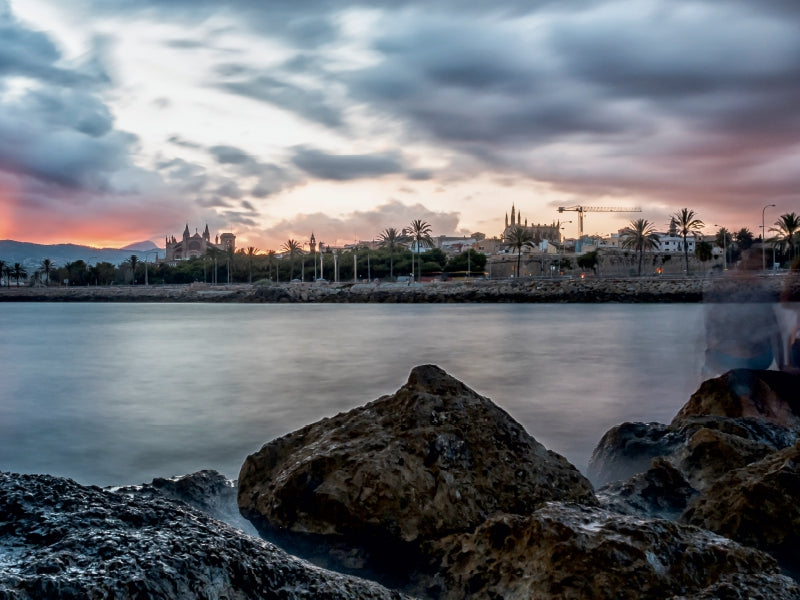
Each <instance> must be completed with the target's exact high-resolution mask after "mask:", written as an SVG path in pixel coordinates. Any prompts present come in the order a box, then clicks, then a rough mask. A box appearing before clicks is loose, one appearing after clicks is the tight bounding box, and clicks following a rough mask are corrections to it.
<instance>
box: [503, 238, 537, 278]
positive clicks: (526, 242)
mask: <svg viewBox="0 0 800 600" xmlns="http://www.w3.org/2000/svg"><path fill="white" fill-rule="evenodd" d="M505 242H506V244H508V245H509V246H511V247H512V248H513V249H514V250H516V251H517V273H516V276H517V277H518V278H519V275H520V272H519V267H520V263H521V262H522V249H523V248H525V247H528V248H530V247H533V234H532V233H531V230H530V229H528V228H527V227H523V226H522V225H514V226H513V227H512V228H511V229H509V230H508V232H507V233H506V236H505Z"/></svg>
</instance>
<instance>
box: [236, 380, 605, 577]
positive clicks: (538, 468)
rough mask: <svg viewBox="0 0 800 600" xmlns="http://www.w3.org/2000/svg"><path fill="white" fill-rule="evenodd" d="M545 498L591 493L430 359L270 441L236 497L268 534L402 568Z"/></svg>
mask: <svg viewBox="0 0 800 600" xmlns="http://www.w3.org/2000/svg"><path fill="white" fill-rule="evenodd" d="M549 500H567V501H574V502H579V503H584V504H589V505H594V504H596V499H595V497H594V494H593V492H592V487H591V485H590V484H589V482H588V480H586V479H585V478H584V477H583V476H582V475H581V474H580V473H579V472H578V470H577V469H575V468H574V467H573V466H572V465H571V464H569V463H568V462H567V460H566V459H564V458H563V457H562V456H560V455H558V454H556V453H554V452H551V451H548V450H547V449H545V448H544V446H542V445H541V444H540V443H538V442H537V441H536V440H535V439H533V438H532V437H531V436H530V435H528V434H527V433H526V432H525V430H524V429H523V427H522V426H521V425H520V424H519V423H517V422H516V421H514V420H513V419H512V418H511V417H510V416H509V415H508V414H507V413H506V412H504V411H503V410H502V409H500V408H499V407H497V406H496V405H495V404H494V403H492V402H491V401H490V400H489V399H487V398H485V397H483V396H480V395H478V394H477V393H475V392H474V391H472V390H471V389H469V388H468V387H467V386H465V385H464V384H463V383H461V382H460V381H458V380H456V379H454V378H453V377H451V376H449V375H448V374H447V373H445V372H444V371H443V370H442V369H440V368H439V367H436V366H434V365H425V366H420V367H417V368H415V369H413V370H412V372H411V374H410V376H409V379H408V382H407V383H406V385H404V386H403V387H402V388H400V389H399V390H398V391H397V392H396V393H395V394H394V395H391V396H384V397H381V398H379V399H378V400H375V401H373V402H371V403H369V404H367V405H365V406H363V407H360V408H357V409H354V410H351V411H350V412H347V413H343V414H339V415H337V416H335V417H333V418H330V419H323V420H322V421H319V422H317V423H315V424H313V425H309V426H307V427H304V428H303V429H301V430H299V431H296V432H294V433H291V434H289V435H287V436H284V437H282V438H279V439H276V440H274V441H272V442H270V443H268V444H266V445H265V446H264V447H263V448H262V449H261V450H260V451H259V452H257V453H255V454H253V455H251V456H249V457H247V460H246V461H245V463H244V465H243V466H242V469H241V472H240V474H239V508H240V510H241V512H242V514H243V515H244V516H245V517H247V518H248V519H250V520H251V521H252V522H253V524H254V525H255V526H256V527H257V528H258V529H259V531H260V532H261V533H262V534H263V535H265V536H266V537H267V538H268V539H277V540H279V541H280V542H281V543H282V544H286V545H288V547H290V548H291V549H292V551H293V552H298V553H303V554H304V555H306V556H311V557H312V558H315V559H316V560H323V559H327V560H333V561H334V562H333V563H325V564H328V565H332V566H336V567H337V568H343V569H353V570H356V571H357V572H368V571H372V570H373V569H374V570H375V571H376V572H379V573H382V574H383V576H385V575H386V574H387V573H390V575H397V576H398V577H401V578H402V577H403V576H404V575H403V574H404V573H405V574H407V573H408V572H409V571H412V570H413V569H414V568H415V566H416V564H417V562H418V559H419V555H418V550H419V547H420V544H421V543H422V542H424V541H427V540H431V539H438V538H440V537H442V536H445V535H448V534H451V533H454V532H465V531H471V530H472V529H474V528H475V527H477V526H478V525H479V524H481V523H482V522H483V521H485V520H486V519H487V518H488V517H490V516H491V515H493V514H496V513H515V514H520V515H526V514H531V513H532V512H533V511H534V510H535V509H536V508H537V507H539V506H540V505H541V504H542V503H544V502H546V501H549ZM304 540H305V541H308V542H309V544H307V545H305V547H304V546H302V545H297V544H298V543H302V542H303V541H304ZM323 548H324V550H321V551H320V552H318V553H317V555H316V556H314V555H313V550H314V549H317V550H320V549H323ZM332 557H333V558H332ZM362 570H366V571H362ZM383 581H386V579H383Z"/></svg>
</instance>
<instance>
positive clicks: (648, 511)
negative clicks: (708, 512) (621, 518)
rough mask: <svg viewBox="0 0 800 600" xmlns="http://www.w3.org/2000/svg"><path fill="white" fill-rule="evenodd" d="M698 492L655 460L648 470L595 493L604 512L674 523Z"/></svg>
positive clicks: (666, 463) (664, 462)
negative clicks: (608, 511) (654, 518)
mask: <svg viewBox="0 0 800 600" xmlns="http://www.w3.org/2000/svg"><path fill="white" fill-rule="evenodd" d="M697 494H698V492H697V490H695V489H694V488H693V487H692V486H691V485H690V484H689V482H688V481H686V479H685V478H684V477H683V474H682V473H681V472H680V471H679V470H678V469H676V468H675V467H674V466H673V465H672V464H671V463H670V462H669V461H667V460H665V459H663V458H654V459H653V462H652V464H651V466H650V468H649V469H647V470H646V471H644V472H643V473H638V474H636V475H634V476H633V477H631V478H630V479H628V480H626V481H617V482H614V483H610V484H608V485H606V486H603V487H602V488H600V489H599V490H597V498H598V500H600V504H601V506H602V507H603V508H605V509H608V510H611V511H614V512H618V513H621V514H625V515H631V516H643V517H656V518H662V519H671V520H675V519H677V518H678V517H679V516H680V515H681V513H682V512H683V511H684V510H685V509H686V507H687V506H688V505H689V501H690V500H691V499H692V498H694V497H695V496H697Z"/></svg>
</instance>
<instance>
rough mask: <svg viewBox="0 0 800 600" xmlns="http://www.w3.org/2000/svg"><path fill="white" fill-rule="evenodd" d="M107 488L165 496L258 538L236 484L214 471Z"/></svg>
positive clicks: (146, 495)
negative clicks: (243, 512)
mask: <svg viewBox="0 0 800 600" xmlns="http://www.w3.org/2000/svg"><path fill="white" fill-rule="evenodd" d="M107 489H109V490H111V491H114V492H117V493H119V494H130V495H133V496H143V497H145V498H153V497H156V496H163V497H166V498H171V499H172V500H179V501H181V502H185V503H186V504H188V505H189V506H193V507H194V508H196V509H198V510H201V511H203V512H204V513H206V514H209V515H211V516H212V517H214V518H215V519H219V520H220V521H224V522H225V523H227V524H228V525H231V526H233V527H236V528H237V529H241V530H242V531H244V532H245V533H248V534H250V535H258V532H257V531H256V529H255V527H253V525H252V523H250V521H248V520H247V519H245V518H244V517H242V515H241V514H240V513H239V505H238V503H237V498H236V497H237V485H236V482H235V481H232V480H230V479H228V478H227V477H225V476H224V475H222V474H221V473H219V472H217V471H214V470H211V469H207V470H203V471H197V472H196V473H190V474H188V475H179V476H176V477H169V478H166V477H156V478H155V479H153V481H152V482H150V483H143V484H141V485H127V486H122V487H112V488H107Z"/></svg>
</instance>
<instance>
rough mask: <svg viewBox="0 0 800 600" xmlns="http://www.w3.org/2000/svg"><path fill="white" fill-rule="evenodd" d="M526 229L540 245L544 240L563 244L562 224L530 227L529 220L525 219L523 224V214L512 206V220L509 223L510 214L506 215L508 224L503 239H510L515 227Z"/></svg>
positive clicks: (555, 223)
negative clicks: (509, 235) (509, 236)
mask: <svg viewBox="0 0 800 600" xmlns="http://www.w3.org/2000/svg"><path fill="white" fill-rule="evenodd" d="M517 226H519V227H524V228H525V229H527V230H528V231H529V232H530V234H531V236H532V237H533V240H534V241H535V242H536V243H537V244H538V243H540V242H542V241H544V240H548V241H551V242H558V243H560V242H561V224H560V222H554V223H553V224H552V225H540V224H537V225H528V219H525V222H524V224H523V221H522V212H521V211H520V212H519V213H518V212H517V211H516V208H515V207H514V205H513V204H512V205H511V220H510V221H509V218H508V213H506V224H505V228H504V229H503V235H502V238H501V239H504V240H505V239H506V238H507V237H508V234H509V232H510V231H511V230H512V229H513V228H514V227H517Z"/></svg>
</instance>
